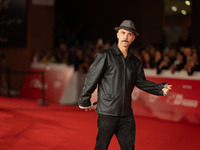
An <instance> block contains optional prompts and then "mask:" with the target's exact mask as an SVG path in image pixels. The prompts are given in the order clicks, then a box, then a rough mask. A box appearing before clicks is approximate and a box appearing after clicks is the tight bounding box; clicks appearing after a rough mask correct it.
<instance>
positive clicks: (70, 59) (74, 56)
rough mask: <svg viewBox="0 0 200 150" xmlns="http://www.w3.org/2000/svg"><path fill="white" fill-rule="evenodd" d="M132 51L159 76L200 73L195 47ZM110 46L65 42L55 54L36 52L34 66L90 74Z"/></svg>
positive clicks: (174, 46)
mask: <svg viewBox="0 0 200 150" xmlns="http://www.w3.org/2000/svg"><path fill="white" fill-rule="evenodd" d="M132 45H133V46H132V47H131V48H130V52H131V53H132V54H133V55H135V56H136V57H137V58H138V59H140V60H141V61H142V62H143V67H144V68H151V69H156V70H157V74H160V73H161V72H162V70H166V69H167V70H170V71H171V73H174V72H176V71H181V70H186V71H187V73H188V75H192V74H193V72H194V71H200V57H199V54H200V49H198V48H194V47H191V46H180V45H175V44H174V45H173V46H171V47H168V48H165V49H161V48H159V47H157V46H154V45H147V46H144V47H142V48H141V47H134V44H132ZM109 47H110V43H109V42H107V43H104V42H103V39H101V38H99V39H98V40H97V41H96V43H94V44H92V43H89V44H88V45H87V46H86V47H85V48H79V47H74V46H72V47H68V46H67V45H66V44H65V43H61V44H59V46H58V47H57V48H56V49H53V50H52V51H43V50H41V49H36V50H35V52H34V54H33V63H36V62H43V63H65V64H67V65H74V68H75V70H76V71H81V72H84V73H86V72H87V71H88V69H89V66H90V64H91V63H92V62H93V59H94V56H95V54H96V53H97V52H99V51H101V50H103V49H107V48H109Z"/></svg>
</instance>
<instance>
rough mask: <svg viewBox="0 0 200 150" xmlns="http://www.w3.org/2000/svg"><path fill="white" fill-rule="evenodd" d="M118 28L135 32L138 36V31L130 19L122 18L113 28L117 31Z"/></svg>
mask: <svg viewBox="0 0 200 150" xmlns="http://www.w3.org/2000/svg"><path fill="white" fill-rule="evenodd" d="M119 29H125V30H128V31H131V32H133V33H135V35H136V36H139V33H138V32H137V31H136V29H135V25H134V23H133V21H131V20H124V21H123V22H122V23H121V24H120V26H119V27H115V30H116V31H118V30H119Z"/></svg>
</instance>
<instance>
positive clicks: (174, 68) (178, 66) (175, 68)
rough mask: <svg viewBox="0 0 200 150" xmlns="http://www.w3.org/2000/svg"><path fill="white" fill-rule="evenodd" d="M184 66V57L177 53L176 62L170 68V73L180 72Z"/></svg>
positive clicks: (179, 52)
mask: <svg viewBox="0 0 200 150" xmlns="http://www.w3.org/2000/svg"><path fill="white" fill-rule="evenodd" d="M185 65H186V56H185V54H184V53H183V52H181V51H178V52H177V54H176V60H175V61H174V63H173V65H172V66H171V67H170V70H171V72H172V73H174V72H175V71H181V70H183V69H184V66H185Z"/></svg>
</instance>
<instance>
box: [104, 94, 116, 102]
mask: <svg viewBox="0 0 200 150" xmlns="http://www.w3.org/2000/svg"><path fill="white" fill-rule="evenodd" d="M101 98H102V99H103V100H109V101H113V100H115V98H116V95H114V94H101Z"/></svg>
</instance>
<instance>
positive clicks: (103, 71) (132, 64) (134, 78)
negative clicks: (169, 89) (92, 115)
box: [78, 44, 165, 116]
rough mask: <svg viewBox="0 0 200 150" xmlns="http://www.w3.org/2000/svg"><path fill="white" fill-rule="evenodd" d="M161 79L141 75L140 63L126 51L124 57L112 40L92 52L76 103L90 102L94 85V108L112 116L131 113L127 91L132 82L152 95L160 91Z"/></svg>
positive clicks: (129, 91)
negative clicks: (156, 79) (150, 79)
mask: <svg viewBox="0 0 200 150" xmlns="http://www.w3.org/2000/svg"><path fill="white" fill-rule="evenodd" d="M164 84H165V83H161V84H155V83H153V82H151V81H148V80H146V79H145V75H144V71H143V68H142V63H141V62H140V61H139V60H138V59H137V58H136V57H135V56H133V55H131V54H130V53H129V52H128V55H127V57H126V59H125V58H124V56H123V54H122V53H121V51H120V50H119V48H118V47H117V45H116V44H114V45H113V46H112V47H111V48H109V49H106V50H103V51H100V52H99V53H97V54H96V56H95V59H94V62H93V63H92V65H91V66H90V69H89V71H88V74H87V77H86V80H85V85H84V87H83V90H82V93H81V96H80V99H79V102H78V104H79V106H82V107H88V106H91V102H90V98H91V94H92V93H93V92H94V90H95V89H96V87H97V85H98V101H97V108H96V112H97V113H98V114H104V115H112V116H127V115H130V114H131V113H132V107H131V101H132V98H131V94H132V91H133V88H134V86H137V87H138V88H140V89H142V90H144V91H146V92H148V93H151V94H155V95H163V92H162V88H163V87H164Z"/></svg>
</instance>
